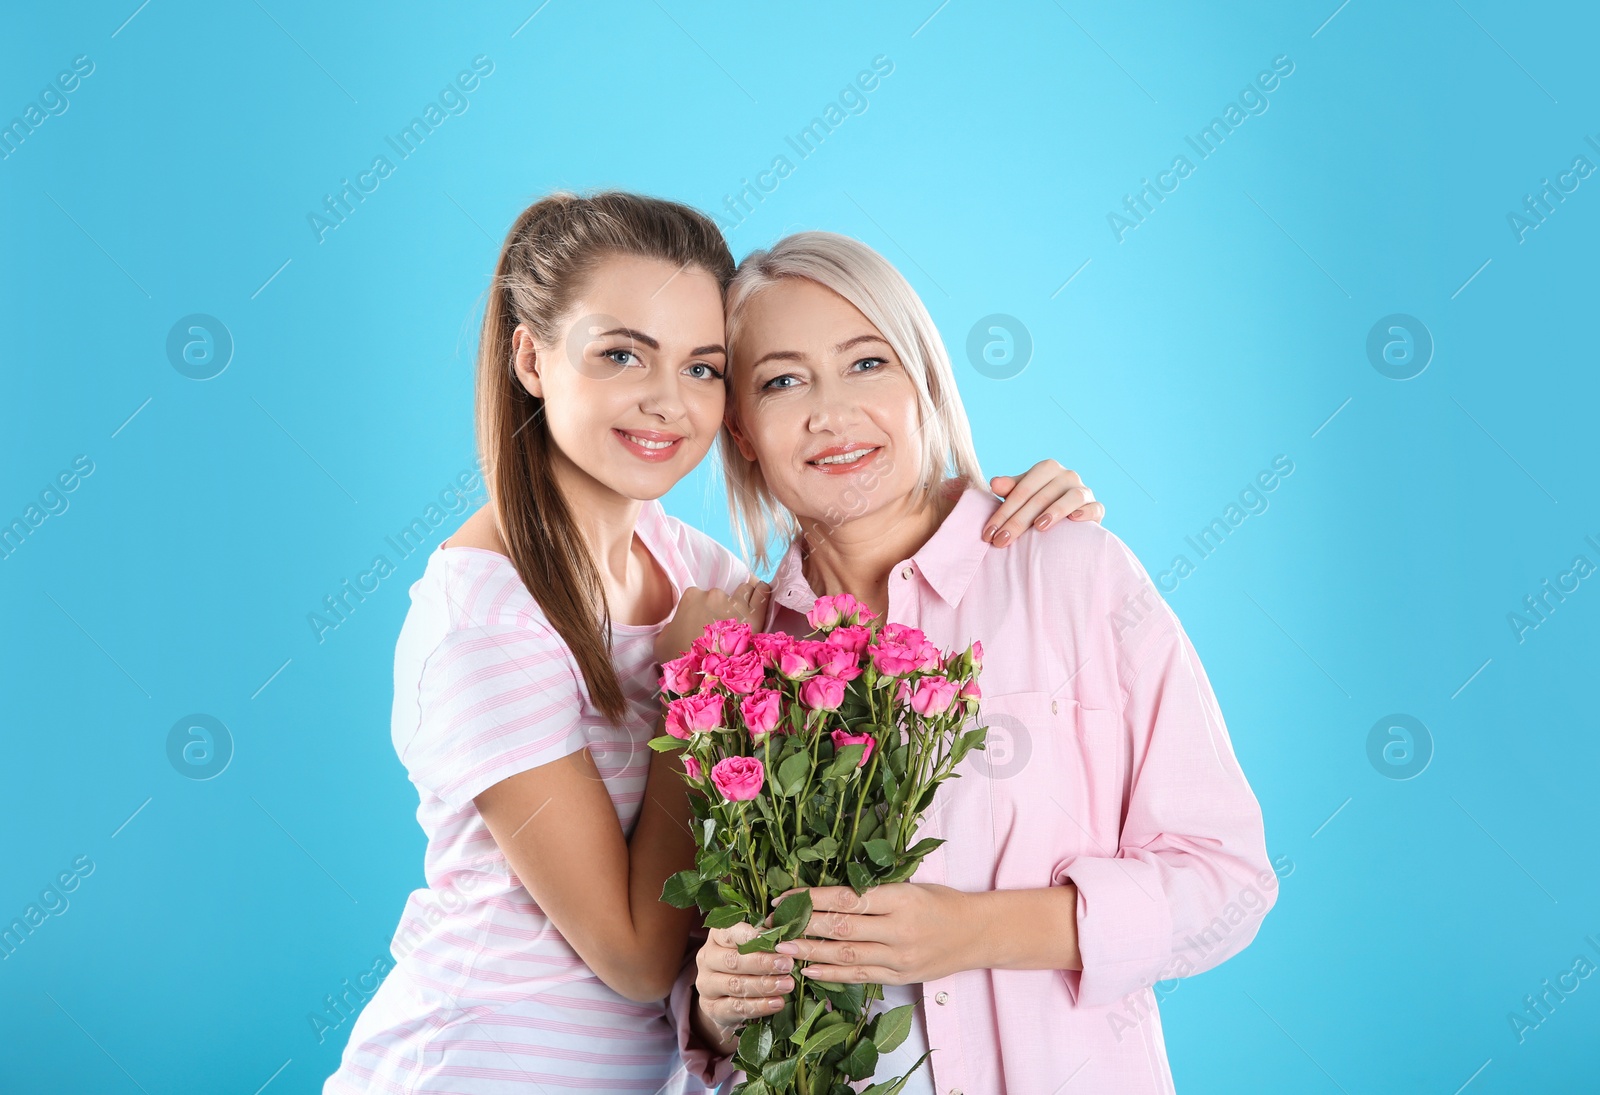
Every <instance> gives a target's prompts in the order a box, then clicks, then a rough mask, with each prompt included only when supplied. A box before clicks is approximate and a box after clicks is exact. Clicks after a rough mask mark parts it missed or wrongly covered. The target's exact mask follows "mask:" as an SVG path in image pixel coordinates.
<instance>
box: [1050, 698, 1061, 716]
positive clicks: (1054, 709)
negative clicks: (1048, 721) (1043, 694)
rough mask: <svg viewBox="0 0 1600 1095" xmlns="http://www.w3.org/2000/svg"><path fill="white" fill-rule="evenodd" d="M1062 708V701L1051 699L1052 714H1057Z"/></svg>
mask: <svg viewBox="0 0 1600 1095" xmlns="http://www.w3.org/2000/svg"><path fill="white" fill-rule="evenodd" d="M1060 710H1061V704H1060V702H1059V701H1057V700H1051V701H1050V713H1051V714H1052V715H1054V714H1057V713H1058V712H1059V711H1060Z"/></svg>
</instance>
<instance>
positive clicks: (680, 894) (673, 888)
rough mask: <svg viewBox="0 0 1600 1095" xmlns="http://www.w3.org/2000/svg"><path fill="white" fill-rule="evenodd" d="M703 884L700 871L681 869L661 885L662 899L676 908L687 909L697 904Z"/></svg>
mask: <svg viewBox="0 0 1600 1095" xmlns="http://www.w3.org/2000/svg"><path fill="white" fill-rule="evenodd" d="M703 884H704V879H702V878H701V877H700V873H699V872H698V871H679V872H678V873H677V874H675V875H673V876H672V877H671V878H669V879H667V881H666V884H665V885H663V886H662V887H661V900H663V901H665V902H666V903H667V904H669V905H671V906H673V907H674V908H678V909H687V908H689V907H690V906H692V905H694V904H695V898H696V895H698V894H699V892H700V887H701V886H702V885H703Z"/></svg>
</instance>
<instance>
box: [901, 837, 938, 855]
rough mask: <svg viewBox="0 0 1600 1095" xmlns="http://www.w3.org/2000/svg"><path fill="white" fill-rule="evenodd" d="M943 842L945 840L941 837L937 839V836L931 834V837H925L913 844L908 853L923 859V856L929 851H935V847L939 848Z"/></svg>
mask: <svg viewBox="0 0 1600 1095" xmlns="http://www.w3.org/2000/svg"><path fill="white" fill-rule="evenodd" d="M943 843H944V841H943V840H939V839H936V838H934V837H931V836H930V837H924V838H922V839H921V840H919V841H917V842H916V843H915V844H913V845H912V846H911V847H910V849H908V850H907V852H906V854H907V855H914V856H916V857H917V858H918V859H921V858H922V857H923V856H925V855H927V854H928V853H929V852H931V851H933V850H934V849H935V848H937V847H938V846H939V845H941V844H943Z"/></svg>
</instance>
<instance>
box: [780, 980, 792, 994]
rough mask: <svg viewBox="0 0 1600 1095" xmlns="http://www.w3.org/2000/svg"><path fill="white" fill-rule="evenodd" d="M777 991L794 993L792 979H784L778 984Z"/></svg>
mask: <svg viewBox="0 0 1600 1095" xmlns="http://www.w3.org/2000/svg"><path fill="white" fill-rule="evenodd" d="M778 991H779V992H793V991H794V979H793V978H790V977H785V978H784V979H783V980H782V981H779V982H778Z"/></svg>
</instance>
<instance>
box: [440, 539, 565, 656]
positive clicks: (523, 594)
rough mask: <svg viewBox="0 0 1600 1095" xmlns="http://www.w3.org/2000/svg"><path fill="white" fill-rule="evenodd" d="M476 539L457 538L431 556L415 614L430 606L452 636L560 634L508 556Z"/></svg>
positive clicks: (450, 540)
mask: <svg viewBox="0 0 1600 1095" xmlns="http://www.w3.org/2000/svg"><path fill="white" fill-rule="evenodd" d="M480 542H482V541H480V540H477V539H476V538H473V537H462V536H460V535H459V534H458V535H456V536H452V537H451V538H450V539H449V540H448V541H447V543H449V544H451V545H452V546H450V547H442V546H441V547H438V548H435V549H434V552H433V554H432V555H431V556H429V557H428V563H427V566H426V568H425V569H424V570H423V572H422V577H421V578H420V579H418V580H417V583H416V585H414V586H413V587H412V589H411V601H412V610H413V611H416V610H417V609H419V608H421V607H423V606H424V605H426V606H427V607H428V608H429V609H430V610H431V611H432V615H433V616H434V617H435V618H436V619H439V620H441V621H442V622H443V624H444V630H445V631H446V632H453V631H463V630H471V629H484V628H488V629H493V628H510V629H514V630H518V629H519V630H523V631H529V632H533V633H536V634H539V635H548V636H551V637H553V636H554V635H555V632H554V629H553V628H551V626H550V623H549V620H548V619H547V618H546V616H545V614H544V610H543V609H542V608H540V606H539V602H538V601H536V600H534V598H533V595H532V594H531V593H529V592H528V587H527V586H526V585H524V584H523V581H522V576H521V575H520V574H518V573H517V568H516V564H514V563H513V562H512V561H511V559H510V558H509V557H507V556H506V555H505V554H504V553H502V552H500V551H498V550H496V549H494V548H492V547H481V546H478V543H480Z"/></svg>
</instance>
